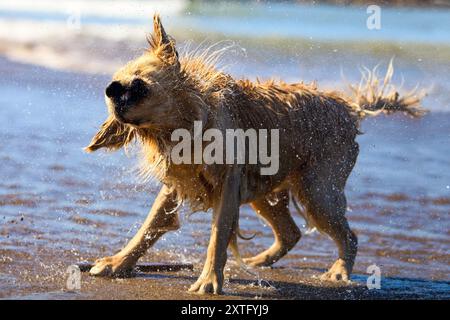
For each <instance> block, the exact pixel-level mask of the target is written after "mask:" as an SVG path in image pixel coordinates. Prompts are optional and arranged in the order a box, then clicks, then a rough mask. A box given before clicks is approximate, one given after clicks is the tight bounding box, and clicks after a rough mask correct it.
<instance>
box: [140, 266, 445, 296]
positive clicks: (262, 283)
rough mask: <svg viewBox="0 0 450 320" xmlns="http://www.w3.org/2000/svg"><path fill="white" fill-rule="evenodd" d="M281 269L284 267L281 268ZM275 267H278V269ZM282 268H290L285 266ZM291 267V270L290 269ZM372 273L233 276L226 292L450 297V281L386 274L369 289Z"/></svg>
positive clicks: (182, 277)
mask: <svg viewBox="0 0 450 320" xmlns="http://www.w3.org/2000/svg"><path fill="white" fill-rule="evenodd" d="M278 268H280V267H278ZM278 268H274V270H276V269H278ZM280 269H286V268H283V267H281V268H280ZM288 269H290V270H291V269H292V272H295V273H299V274H301V273H302V272H305V271H309V273H310V272H311V271H315V272H317V274H321V273H322V272H324V271H325V269H318V268H317V269H315V268H314V269H313V268H288ZM290 270H289V271H290ZM135 277H138V278H144V279H171V280H174V281H177V282H180V283H194V282H195V280H197V275H196V274H192V275H190V274H180V273H172V272H165V273H138V274H135ZM367 284H368V276H367V275H361V274H354V275H352V282H351V283H349V284H332V283H327V282H322V281H320V280H319V279H317V278H311V277H305V278H304V279H302V280H301V281H299V282H294V281H272V280H267V279H264V280H261V279H260V280H257V279H253V280H252V279H243V278H232V279H228V280H226V281H225V285H224V294H225V297H227V298H237V299H239V298H244V299H283V300H291V299H292V300H304V299H312V300H315V299H332V300H337V299H340V300H352V299H358V300H359V299H449V298H450V282H449V281H432V280H427V279H416V278H400V277H382V278H381V282H380V288H379V289H376V288H372V289H369V288H368V285H367Z"/></svg>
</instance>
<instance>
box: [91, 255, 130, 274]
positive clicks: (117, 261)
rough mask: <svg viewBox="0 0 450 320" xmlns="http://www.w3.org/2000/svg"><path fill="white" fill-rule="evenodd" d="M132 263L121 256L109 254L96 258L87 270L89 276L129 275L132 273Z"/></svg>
mask: <svg viewBox="0 0 450 320" xmlns="http://www.w3.org/2000/svg"><path fill="white" fill-rule="evenodd" d="M133 268H134V263H130V262H129V261H127V260H126V259H125V258H123V257H119V256H111V257H105V258H101V259H97V260H96V261H95V263H94V266H93V267H92V268H91V270H89V274H90V275H91V276H99V277H119V276H130V275H131V274H132V273H133Z"/></svg>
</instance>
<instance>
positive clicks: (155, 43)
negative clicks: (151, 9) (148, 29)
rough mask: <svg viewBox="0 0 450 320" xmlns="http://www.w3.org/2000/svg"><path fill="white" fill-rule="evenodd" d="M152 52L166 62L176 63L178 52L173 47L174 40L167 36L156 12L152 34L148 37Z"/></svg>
mask: <svg viewBox="0 0 450 320" xmlns="http://www.w3.org/2000/svg"><path fill="white" fill-rule="evenodd" d="M148 42H149V44H150V48H151V49H152V50H153V52H154V53H155V54H156V55H157V56H159V57H160V58H161V59H163V60H164V61H166V62H169V63H171V64H174V65H178V52H177V49H176V48H175V40H174V39H173V38H172V37H171V36H169V35H168V34H167V33H166V31H165V30H164V27H163V25H162V23H161V19H160V17H159V15H158V14H155V15H154V16H153V34H152V36H151V38H149V39H148Z"/></svg>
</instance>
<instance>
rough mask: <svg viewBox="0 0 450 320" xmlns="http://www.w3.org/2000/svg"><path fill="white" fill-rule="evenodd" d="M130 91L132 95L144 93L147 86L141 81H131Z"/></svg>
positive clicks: (137, 79)
mask: <svg viewBox="0 0 450 320" xmlns="http://www.w3.org/2000/svg"><path fill="white" fill-rule="evenodd" d="M130 90H131V91H132V92H134V93H146V92H147V91H148V88H147V84H146V83H145V82H144V81H143V80H142V79H139V78H136V79H133V81H131V84H130Z"/></svg>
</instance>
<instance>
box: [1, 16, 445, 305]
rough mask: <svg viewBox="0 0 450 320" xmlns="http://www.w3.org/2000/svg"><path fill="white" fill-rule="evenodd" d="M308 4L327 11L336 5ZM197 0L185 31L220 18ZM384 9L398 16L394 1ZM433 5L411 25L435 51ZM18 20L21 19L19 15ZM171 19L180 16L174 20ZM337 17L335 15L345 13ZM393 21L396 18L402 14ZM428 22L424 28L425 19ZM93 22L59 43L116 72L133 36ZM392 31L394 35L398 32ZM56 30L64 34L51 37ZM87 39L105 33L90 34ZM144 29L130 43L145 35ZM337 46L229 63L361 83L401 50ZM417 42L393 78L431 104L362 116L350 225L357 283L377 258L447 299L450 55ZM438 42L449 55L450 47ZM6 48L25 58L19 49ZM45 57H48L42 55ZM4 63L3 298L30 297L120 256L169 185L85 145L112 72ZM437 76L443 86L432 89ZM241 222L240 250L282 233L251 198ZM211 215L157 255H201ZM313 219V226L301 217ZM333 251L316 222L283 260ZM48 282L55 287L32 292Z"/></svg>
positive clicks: (405, 281)
mask: <svg viewBox="0 0 450 320" xmlns="http://www.w3.org/2000/svg"><path fill="white" fill-rule="evenodd" d="M280 8H281V7H279V8H275V9H272V10H275V11H264V10H262V12H260V14H255V17H254V18H252V19H255V20H257V21H256V22H255V24H253V22H252V24H251V25H258V23H260V22H261V21H265V19H266V18H267V14H268V12H269V13H270V12H275V13H276V12H278V13H280V11H277V10H281V9H280ZM231 9H233V8H231ZM256 9H258V8H256ZM256 9H255V10H256ZM2 10H3V11H2ZM227 10H230V9H227ZM311 10H316V11H317V12H319V13H324V12H327V10H330V8H328V7H323V8H318V9H317V8H316V9H314V8H313V9H311ZM357 10H359V9H354V10H353V9H352V10H350V11H345V12H340V11H339V10H338V12H337V13H334V14H337V16H339V14H343V15H348V17H351V16H355V17H356V16H357V14H356V13H355V12H358V11H357ZM191 11H192V16H184V15H182V17H183V18H182V19H179V21H178V22H176V23H175V27H174V28H175V29H176V28H181V27H180V26H186V25H189V23H191V24H192V25H197V27H198V28H199V29H202V28H204V26H202V25H201V23H206V22H207V21H210V20H208V19H213V18H211V17H210V18H208V17H205V16H208V15H210V16H211V13H210V12H208V8H206V9H202V10H200V11H201V12H199V9H198V8H191ZM220 12H222V11H220ZM281 12H284V11H281ZM317 12H316V14H319V13H317ZM24 14H25V13H23V12H22V15H24ZM222 14H223V16H222V17H221V18H220V19H221V20H219V22H220V21H221V22H220V23H217V24H215V27H216V28H219V29H220V30H219V31H220V32H221V33H223V34H227V30H226V28H227V26H228V25H229V24H230V23H231V21H234V20H236V21H238V20H239V19H238V18H236V16H239V13H236V12H234V13H233V14H234V16H232V17H231V18H230V17H229V16H227V14H228V15H229V13H223V12H222ZM291 14H292V15H294V16H295V15H297V17H298V19H300V18H302V17H303V18H305V17H304V15H305V14H304V12H303V11H302V10H300V11H298V12H296V11H292V12H291ZM355 14H356V15H355ZM387 14H388V17H389V15H390V14H391V15H393V18H392V19H394V18H395V14H394V13H389V12H388V13H387ZM402 14H404V15H408V19H410V21H415V19H419V20H420V17H422V16H420V15H421V13H420V12H414V11H411V12H409V13H408V12H406V11H405V12H404V11H402ZM434 14H435V15H434ZM446 14H448V12H444V13H438V12H436V13H433V15H434V17H438V16H440V15H446ZM91 15H92V16H93V17H94V18H92V19H93V21H91V22H92V24H93V25H92V26H93V27H94V28H97V27H98V22H99V20H98V19H100V18H98V17H96V18H95V12H94V13H92V14H91ZM417 15H419V17H417ZM433 15H432V17H433ZM0 16H1V18H2V20H1V21H0V24H6V25H7V24H12V23H13V22H12V21H13V20H14V21H15V23H18V24H16V26H17V25H21V24H23V25H25V26H29V23H31V22H30V21H34V22H36V20H37V21H38V22H37V23H38V25H39V26H42V24H47V23H49V22H48V21H46V19H50V20H51V19H53V20H58V19H62V18H57V17H58V14H57V13H56V14H55V16H45V15H44V16H42V13H39V14H33V15H30V16H28V17H25V16H20V15H18V14H17V12H16V13H14V14H11V12H10V15H9V16H8V14H7V13H5V10H4V8H2V9H1V10H0ZM275 16H276V15H275ZM30 17H31V18H30ZM55 17H56V18H55ZM62 17H63V16H62ZM426 17H427V18H426V19H425V20H424V24H418V25H417V26H416V24H414V26H415V28H416V29H414V30H413V31H411V32H410V33H409V35H411V34H417V35H418V37H417V39H419V40H420V39H421V41H422V40H423V41H422V42H424V43H425V42H428V44H426V45H427V46H428V47H426V48H427V50H426V52H428V54H429V56H433V52H437V51H439V48H445V43H446V42H448V40H449V39H448V33H445V32H444V33H442V32H440V31H439V30H441V28H446V23H447V24H448V21H450V20H449V19H439V23H437V24H433V26H436V28H437V31H436V32H437V33H439V34H438V35H435V34H434V33H432V34H433V36H430V37H426V35H425V33H426V31H423V30H428V28H427V27H426V26H427V23H428V22H427V21H432V20H433V19H431V20H428V17H429V16H428V15H426ZM18 18H20V19H22V20H20V19H19V20H20V21H19V22H17V21H18V20H17V19H18ZM216 18H217V17H214V19H216ZM303 18H302V19H303ZM11 19H12V20H11ZM23 19H24V20H23ZM133 19H135V20H133V21H131V22H127V21H122V20H120V19H119V20H117V19H116V20H109V21H103V23H106V24H116V25H119V26H121V24H128V25H130V24H138V25H142V24H143V21H141V20H139V19H140V18H139V17H135V18H133ZM233 19H234V20H233ZM258 19H259V20H258ZM302 19H300V20H302ZM389 19H391V18H389ZM408 19H406V20H407V21H409V20H408ZM174 20H176V19H173V18H170V19H169V21H171V22H173V21H174ZM222 20H223V21H222ZM303 20H304V19H303ZM394 20H395V19H394ZM245 21H247V22H243V23H242V25H240V28H238V31H237V32H239V33H240V34H241V35H242V34H243V33H246V29H245V28H247V27H248V26H246V23H250V22H251V21H253V20H249V19H245ZM249 21H250V22H249ZM258 21H259V22H258ZM327 21H328V22H329V23H333V22H332V21H334V20H333V19H331V20H327ZM337 21H339V19H338V20H337ZM388 21H390V20H388ZM395 21H397V23H399V22H398V21H400V20H395ZM328 22H327V23H328ZM86 23H89V21H87V22H86ZM96 23H97V24H96ZM183 23H185V24H184V25H183ZM198 23H200V24H198ZM304 23H305V26H308V23H309V24H310V25H309V26H310V29H311V30H313V31H314V33H312V35H313V36H314V37H318V38H321V37H322V36H325V33H326V32H324V31H323V30H322V31H321V30H320V29H317V25H315V23H316V24H317V23H319V24H320V21H316V20H315V19H309V20H308V19H306V21H305V22H304ZM336 23H337V24H339V23H338V22H336ZM238 25H239V24H238ZM349 25H353V23H351V24H349ZM141 27H142V26H141ZM403 27H404V26H401V25H397V29H398V32H399V33H398V34H397V36H398V37H404V35H403V33H402V32H406V31H405V30H406V29H402V28H403ZM420 28H423V30H422V31H420V30H419V29H420ZM25 29H26V28H25ZM291 29H292V30H291ZM294 29H295V25H288V26H285V25H280V33H283V34H284V33H286V32H287V33H286V34H287V35H289V36H292V37H294V38H295V37H296V36H298V37H300V38H301V37H304V36H308V34H305V33H304V32H307V30H309V29H308V28H305V29H304V30H303V31H298V34H294V33H292V34H291V33H289V32H290V31H289V30H291V31H292V32H297V31H296V30H294ZM36 30H39V29H38V28H37V29H36ZM55 30H56V31H58V32H59V31H61V30H62V31H61V32H62V33H61V35H63V36H66V32H67V39H72V38H71V37H72V36H74V34H73V33H70V32H69V31H68V30H63V29H57V28H56V29H51V30H49V31H48V32H49V34H52V32H54V31H55ZM127 30H128V29H127ZM130 30H134V29H130ZM305 30H306V31H305ZM339 30H344V31H342V34H341V35H340V36H339V37H338V38H339V39H341V40H342V41H344V40H345V39H346V37H347V36H348V35H350V34H354V33H353V32H352V31H351V30H347V29H346V27H345V25H343V26H342V29H339ZM339 30H336V31H335V32H336V34H335V35H333V38H334V37H335V36H336V37H337V34H338V33H339V32H341V31H339ZM16 31H17V29H16V30H15V31H13V30H12V31H11V33H14V32H16ZM41 31H42V30H41ZM194 31H195V30H194ZM211 31H214V30H211ZM441 31H442V30H441ZM83 32H84V31H82V32H81V34H78V35H75V36H76V37H80V38H77V39H81V40H82V41H80V42H81V43H82V44H81V45H80V44H79V43H75V42H74V45H73V49H74V50H80V51H79V52H80V55H79V56H75V57H74V56H65V55H64V51H60V52H59V53H60V56H61V57H62V59H65V60H66V61H70V63H73V66H74V67H71V68H68V69H71V70H73V69H79V70H85V69H83V68H82V66H83V64H84V65H85V64H87V62H88V60H86V59H85V58H84V57H85V56H86V55H87V56H89V57H91V56H92V61H94V62H95V64H97V65H98V66H100V69H102V68H105V70H110V69H114V68H115V67H116V64H118V63H120V62H122V61H126V60H128V59H129V58H130V57H132V56H133V55H135V54H136V51H133V50H131V49H127V48H123V46H122V44H121V42H120V39H119V40H117V39H111V38H108V39H107V40H105V39H103V40H101V41H100V40H98V39H99V38H95V37H94V38H93V36H92V35H91V34H89V32H87V33H83ZM127 32H129V31H127ZM127 32H125V33H124V34H125V36H127V35H128V33H127ZM424 32H425V33H424ZM393 33H394V34H396V33H395V31H394V32H393ZM0 34H1V32H0ZM38 34H39V33H38ZM44 34H45V33H44ZM229 35H232V33H229ZM346 35H347V36H346ZM0 36H4V35H3V34H1V35H0ZM25 36H30V34H25ZM139 36H140V35H139ZM355 36H357V34H356V35H355ZM47 37H48V39H46V36H43V37H42V38H39V39H43V40H42V46H48V48H54V47H52V45H53V44H54V43H56V42H57V41H56V40H54V39H53V38H52V37H51V36H47ZM380 37H383V35H380ZM395 37H396V36H394V37H393V38H389V39H388V40H389V41H393V42H395V41H396V40H398V39H397V38H395ZM25 38H26V39H28V38H27V37H25ZM50 38H52V39H53V40H54V43H53V44H52V42H51V41H50V40H49V39H50ZM135 38H136V37H134V38H132V39H135ZM347 38H348V37H347ZM407 38H408V37H406V39H407ZM83 39H84V40H83ZM86 39H88V40H89V41H91V42H94V43H95V44H96V45H92V43H91V42H89V41H88V42H84V41H87V40H86ZM324 39H326V37H325V38H323V39H322V40H324ZM53 40H52V41H53ZM347 40H348V39H347ZM381 40H383V39H381ZM26 41H29V39H28V40H26ZM58 41H59V42H58V46H64V45H65V42H61V39H59V40H58ZM133 41H135V40H133ZM133 41H131V44H132V45H135V44H136V43H138V42H133ZM383 41H384V40H383ZM430 42H431V44H430ZM441 42H442V43H444V44H442V43H441ZM86 43H87V44H86ZM11 46H13V45H11ZM436 46H437V47H436ZM287 47H289V46H287ZM57 48H59V49H61V47H57ZM108 48H109V49H112V51H113V52H116V51H117V52H119V51H120V57H119V59H118V60H109V57H110V55H111V50H109V49H108ZM260 48H264V50H260ZM436 48H438V49H436ZM7 49H8V48H7ZM328 49H329V48H328ZM328 49H324V48H322V49H320V48H317V47H315V49H314V50H312V53H308V50H306V49H302V50H303V51H301V52H300V54H299V55H297V56H296V55H294V56H292V57H291V56H289V54H290V53H289V52H284V53H283V54H280V51H279V50H277V48H275V47H274V46H272V45H270V44H269V42H263V43H259V44H257V45H255V46H249V47H248V50H247V51H246V55H244V56H242V55H240V56H239V54H241V53H238V54H237V56H236V55H235V56H233V55H232V56H231V57H228V58H227V60H226V61H225V63H226V64H227V65H228V69H227V70H229V72H231V73H232V74H233V75H235V76H249V77H250V78H255V77H256V76H262V77H269V76H277V77H280V78H283V79H285V80H289V81H297V80H299V79H304V80H306V81H312V80H318V81H319V86H321V87H325V88H339V89H341V88H343V82H342V79H341V78H342V76H341V69H342V70H343V71H344V74H345V75H346V76H347V77H348V79H349V80H350V81H352V82H354V81H357V80H358V79H359V74H358V70H357V66H358V65H368V66H371V65H374V64H376V63H378V62H379V61H383V62H386V61H388V59H389V58H390V57H391V55H390V53H391V52H390V51H383V52H381V53H379V52H378V53H377V52H359V51H358V52H356V53H355V52H347V51H344V52H342V51H334V50H331V51H330V50H328ZM408 50H409V51H408ZM408 50H404V51H407V52H403V53H402V55H400V57H399V58H398V59H397V60H396V67H397V69H396V75H395V78H394V81H395V82H397V83H399V82H401V76H403V77H404V78H405V88H410V87H412V86H414V85H415V84H417V83H419V85H420V86H421V87H426V88H427V89H429V90H428V91H429V96H428V97H427V98H425V100H424V104H425V106H426V107H427V108H430V109H431V110H432V111H433V112H431V113H430V114H428V115H427V116H425V117H424V118H423V119H420V120H410V119H405V118H403V117H401V116H394V117H389V118H388V117H378V118H376V119H370V120H367V121H365V122H364V124H363V127H362V130H363V131H364V135H361V136H359V137H358V142H359V143H360V146H361V152H360V156H359V159H358V163H357V165H356V167H355V170H354V171H353V173H352V175H351V177H350V179H349V182H348V185H347V196H348V203H349V211H348V213H347V215H348V219H349V221H350V225H351V227H352V228H354V229H355V231H356V233H357V234H358V236H359V253H358V257H357V261H356V265H355V273H356V274H357V275H356V276H355V281H356V282H358V283H362V284H363V283H364V282H365V279H366V277H365V276H364V274H366V268H367V267H368V266H369V265H371V264H376V265H378V266H379V267H380V268H381V271H382V275H383V277H386V279H390V280H389V281H387V282H386V287H387V288H390V289H391V290H393V291H395V290H399V291H401V292H403V293H405V292H409V291H408V290H409V288H408V286H412V287H413V288H411V290H410V293H411V295H417V296H418V297H420V296H421V293H423V294H425V292H427V294H430V295H431V296H432V293H433V292H440V294H441V297H444V296H445V293H446V292H447V293H449V294H447V297H448V296H449V295H450V286H449V283H448V281H450V277H449V274H450V252H449V249H450V217H449V213H450V157H449V156H450V151H449V148H448V145H449V142H450V126H449V123H450V113H449V112H448V110H450V109H449V107H450V95H449V93H448V92H449V90H450V78H449V75H448V71H447V70H448V67H449V61H450V60H447V61H442V60H439V61H434V60H433V59H429V58H427V59H424V60H420V61H419V60H418V59H419V58H420V55H418V54H417V53H416V52H414V50H411V49H408ZM433 50H435V51H433ZM238 51H239V50H238ZM440 52H441V54H442V50H441V51H440ZM443 52H445V50H443ZM31 53H32V52H30V54H31ZM9 56H12V57H13V58H15V59H16V60H20V59H21V57H20V56H14V55H11V54H9ZM444 56H445V55H444ZM33 57H34V56H33ZM236 57H239V58H236ZM34 62H35V63H36V64H45V63H43V62H42V61H40V60H39V59H37V60H35V61H34ZM88 71H92V70H88ZM104 73H108V72H104ZM0 75H2V76H1V77H0V120H2V121H1V122H2V125H1V126H0V139H1V141H2V142H3V143H2V144H0V161H1V165H0V177H1V179H0V288H1V289H2V290H0V297H10V296H20V295H23V294H32V295H31V296H26V297H28V298H32V297H36V296H37V297H53V298H58V297H62V296H63V295H60V294H58V293H55V291H54V290H55V287H54V286H50V285H48V284H47V280H49V279H50V278H55V277H56V278H57V279H59V278H61V279H62V278H63V275H64V271H65V268H66V267H67V265H69V264H71V263H73V262H76V261H82V260H85V259H89V260H92V259H93V258H95V257H100V256H104V255H110V254H112V253H114V251H116V250H118V249H119V248H120V247H121V246H123V245H124V244H125V243H126V242H127V240H129V239H130V238H131V237H132V236H133V234H134V233H135V232H136V230H137V229H138V227H139V225H140V224H141V223H142V221H143V219H144V217H145V215H146V213H147V212H148V210H149V209H150V206H151V203H152V201H153V199H154V197H155V195H156V193H157V191H158V188H159V187H158V185H157V184H156V183H147V184H143V183H142V182H140V181H139V180H138V179H137V177H136V174H135V169H136V161H135V159H133V157H131V158H130V157H127V156H126V155H125V154H123V152H117V153H111V154H108V153H97V154H91V155H87V154H84V153H83V152H82V147H84V146H85V145H86V144H87V143H88V142H89V140H90V138H91V136H92V135H93V134H94V133H95V130H96V129H97V127H98V126H99V124H100V123H101V122H102V121H103V120H104V118H105V116H106V115H105V113H106V108H105V106H104V101H103V93H102V92H103V88H104V87H105V85H106V84H107V83H108V81H109V78H110V75H109V74H108V75H96V74H82V73H73V72H68V71H54V70H53V71H52V70H49V69H46V68H43V67H37V66H31V65H26V64H20V63H16V62H12V61H10V60H8V59H5V58H0ZM430 84H432V85H433V87H431V88H429V87H428V86H429V85H430ZM295 219H296V221H297V222H298V224H299V225H300V226H303V224H304V221H303V220H302V219H301V218H299V217H297V216H296V218H295ZM241 220H242V222H241V228H242V229H243V231H244V232H245V234H252V233H254V232H256V234H257V236H256V238H255V239H254V240H251V241H241V250H242V251H243V253H244V254H245V255H250V254H255V253H257V252H259V251H261V250H263V249H265V248H267V247H268V246H270V245H271V243H272V241H273V239H272V235H271V232H270V229H269V228H268V227H267V226H265V224H264V223H263V222H262V221H261V220H259V219H258V218H257V217H256V216H255V214H254V213H253V212H251V210H250V209H249V208H248V207H243V208H242V214H241ZM209 221H210V214H208V213H206V214H205V213H197V214H194V215H192V216H189V215H188V214H187V213H186V212H185V213H184V214H182V228H181V230H179V231H177V232H173V233H170V234H167V235H166V236H164V237H163V238H162V239H161V240H160V241H159V242H158V243H157V244H156V246H155V248H154V249H152V250H150V252H149V254H148V255H147V257H146V259H147V260H150V261H152V259H153V260H156V261H159V260H161V259H173V260H175V261H183V262H195V263H196V265H199V264H200V263H201V261H202V259H203V255H204V252H205V248H206V246H207V241H208V235H209ZM302 230H303V231H304V230H305V228H304V227H302ZM180 244H182V245H180ZM336 255H337V252H336V249H335V246H334V244H333V243H332V242H331V240H329V239H328V238H326V237H325V236H322V235H320V234H317V233H314V234H311V235H304V236H303V238H302V239H301V241H300V242H299V244H298V245H297V246H296V247H295V249H293V250H292V251H291V253H290V254H289V255H288V256H286V257H285V258H283V259H282V260H281V261H280V262H278V263H277V266H279V267H280V268H281V269H279V270H284V269H283V268H287V269H288V270H294V271H296V272H303V271H302V270H303V269H302V268H312V269H313V270H316V273H317V274H319V273H320V272H321V271H323V270H324V269H325V268H326V267H328V266H329V265H330V264H331V263H332V262H333V260H334V259H335V257H336ZM275 272H276V270H275ZM280 272H281V271H280ZM411 279H414V281H412V280H411ZM416 279H418V280H417V281H415V280H416ZM422 280H424V281H422ZM46 289H48V290H46ZM433 290H435V291H433ZM42 291H47V293H45V294H44V295H33V294H34V293H36V292H42ZM430 292H431V293H430ZM443 293H444V295H442V294H443Z"/></svg>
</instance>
